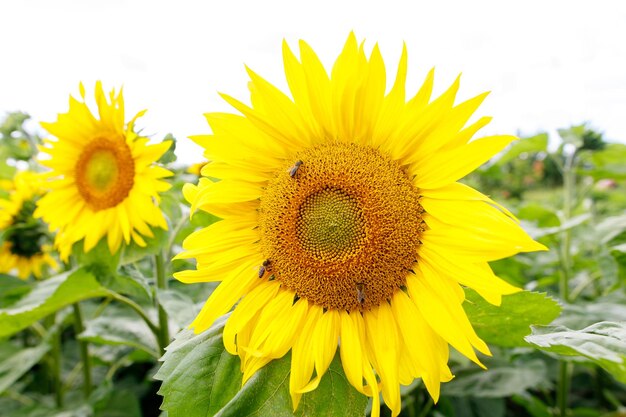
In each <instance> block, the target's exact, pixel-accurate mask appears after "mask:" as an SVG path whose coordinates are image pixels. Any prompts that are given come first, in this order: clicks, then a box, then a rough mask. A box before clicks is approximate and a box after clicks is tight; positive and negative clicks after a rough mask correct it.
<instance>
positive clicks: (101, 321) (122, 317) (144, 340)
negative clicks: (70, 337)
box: [79, 306, 159, 357]
mask: <svg viewBox="0 0 626 417" xmlns="http://www.w3.org/2000/svg"><path fill="white" fill-rule="evenodd" d="M79 338H80V339H82V340H86V341H89V342H91V343H96V344H105V345H114V346H119V345H122V346H130V347H132V348H134V349H141V350H143V351H145V352H147V353H149V354H150V355H152V356H154V357H159V353H158V352H159V348H158V345H157V341H156V339H155V337H154V334H153V333H152V331H151V330H150V328H148V326H147V325H146V323H145V322H144V321H143V320H142V319H141V318H139V317H138V316H137V314H135V313H134V312H133V311H132V310H130V309H128V308H124V307H119V306H108V307H107V309H106V310H105V311H104V313H103V314H102V315H100V316H98V317H96V318H95V319H93V320H89V321H88V322H87V323H86V328H85V331H83V332H82V333H81V334H80V335H79Z"/></svg>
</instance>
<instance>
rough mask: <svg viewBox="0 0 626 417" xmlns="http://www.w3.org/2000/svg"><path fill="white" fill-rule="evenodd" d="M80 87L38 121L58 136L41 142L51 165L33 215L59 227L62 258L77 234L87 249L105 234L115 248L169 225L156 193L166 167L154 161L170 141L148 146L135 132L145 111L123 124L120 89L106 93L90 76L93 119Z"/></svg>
mask: <svg viewBox="0 0 626 417" xmlns="http://www.w3.org/2000/svg"><path fill="white" fill-rule="evenodd" d="M80 94H81V97H82V98H83V101H82V102H81V101H78V100H76V99H74V98H73V97H70V108H69V111H68V112H67V113H64V114H59V115H58V118H57V121H56V122H54V123H42V126H43V127H44V128H45V129H46V130H48V132H50V133H51V134H52V135H54V136H56V138H57V139H56V140H54V139H47V140H45V141H44V146H43V147H42V149H41V150H42V151H43V152H45V153H47V154H48V155H49V156H50V158H49V159H46V160H42V161H40V162H41V163H42V164H43V165H44V166H47V167H49V168H51V169H52V172H51V175H50V176H51V178H52V179H51V181H50V182H49V184H48V186H49V187H50V192H49V193H48V194H46V195H45V196H44V197H43V198H41V200H39V202H38V204H37V210H36V212H35V216H39V217H42V218H43V219H44V220H45V221H46V222H47V223H48V224H49V225H50V230H57V231H58V233H57V237H56V240H55V244H56V246H57V247H58V248H59V251H60V253H61V257H62V258H63V259H67V257H68V256H69V254H70V252H71V249H72V245H73V244H74V243H76V242H78V241H80V240H82V239H84V250H85V252H88V251H89V250H91V249H92V248H93V247H94V246H95V245H96V244H97V243H98V241H99V240H100V239H101V238H103V237H104V236H107V241H108V246H109V249H110V251H111V253H114V252H116V251H117V250H118V249H119V247H120V244H121V243H122V240H123V241H124V242H125V243H126V244H129V243H130V242H131V240H133V241H134V242H135V243H137V244H138V245H140V246H145V245H146V242H145V241H144V237H152V236H154V235H153V233H152V231H151V229H150V227H161V228H163V229H167V223H166V221H165V218H164V217H163V213H162V212H161V210H160V209H159V207H158V202H159V194H158V193H159V192H163V191H166V190H167V189H168V188H169V187H170V186H169V184H168V183H166V182H164V181H162V180H161V179H162V178H164V177H167V176H170V175H171V172H170V171H168V170H166V169H164V168H162V167H159V166H157V165H154V164H153V163H154V162H155V161H156V160H158V159H159V157H160V156H161V155H163V153H165V151H167V149H168V148H169V146H170V143H169V142H163V143H159V144H155V145H148V138H145V137H142V136H139V135H138V134H137V133H135V132H134V131H133V126H134V123H135V120H136V119H137V118H138V117H140V116H142V115H143V114H144V112H145V111H142V112H140V113H138V114H137V115H136V116H135V117H134V118H133V119H132V120H131V121H130V122H129V123H128V124H127V125H126V126H124V99H123V97H122V92H121V91H120V92H119V93H118V94H117V95H116V94H115V90H113V91H111V93H110V94H109V98H108V100H107V96H106V95H105V93H104V91H103V90H102V84H101V83H100V82H97V83H96V89H95V95H96V103H97V107H98V114H99V118H96V117H95V116H94V115H93V114H92V113H91V111H90V110H89V108H88V107H87V104H86V103H85V102H84V99H85V89H84V87H83V85H82V84H81V85H80Z"/></svg>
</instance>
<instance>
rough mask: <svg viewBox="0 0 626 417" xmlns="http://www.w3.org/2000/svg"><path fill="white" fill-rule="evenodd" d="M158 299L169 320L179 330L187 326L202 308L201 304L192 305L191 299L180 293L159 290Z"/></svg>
mask: <svg viewBox="0 0 626 417" xmlns="http://www.w3.org/2000/svg"><path fill="white" fill-rule="evenodd" d="M158 298H159V303H160V304H161V305H162V306H163V308H164V309H165V311H166V312H167V315H168V317H169V318H170V320H173V321H174V322H175V323H176V325H177V326H178V327H179V329H183V328H185V327H187V326H189V323H191V322H192V321H193V319H194V318H195V317H196V315H197V314H198V313H199V312H200V309H201V308H202V305H201V304H200V305H198V304H196V303H194V301H193V300H192V299H191V297H189V296H187V295H186V294H183V293H182V292H180V291H175V290H161V291H159V293H158Z"/></svg>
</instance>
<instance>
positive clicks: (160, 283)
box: [154, 252, 170, 354]
mask: <svg viewBox="0 0 626 417" xmlns="http://www.w3.org/2000/svg"><path fill="white" fill-rule="evenodd" d="M154 263H155V268H156V289H155V292H156V293H155V297H154V302H155V304H156V308H157V310H158V312H159V330H160V331H159V335H158V339H159V346H160V348H161V354H163V353H165V347H166V346H167V345H169V343H170V330H169V324H168V321H167V312H166V311H165V309H164V308H163V306H162V305H161V303H160V302H159V291H160V290H165V289H167V277H166V276H165V257H164V256H163V252H159V253H158V254H157V255H156V256H155V257H154Z"/></svg>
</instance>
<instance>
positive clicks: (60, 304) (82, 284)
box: [0, 268, 107, 337]
mask: <svg viewBox="0 0 626 417" xmlns="http://www.w3.org/2000/svg"><path fill="white" fill-rule="evenodd" d="M106 294H107V289H106V288H104V287H103V286H102V285H101V284H100V283H99V282H98V281H97V280H96V278H95V277H94V275H93V273H92V272H90V271H88V270H87V269H86V268H79V269H77V270H75V271H69V272H66V273H64V274H61V275H57V276H55V277H52V278H50V279H47V280H45V281H38V282H36V283H35V284H34V285H33V289H32V290H31V291H30V292H29V293H28V294H26V295H25V296H24V297H22V298H21V299H19V300H18V301H17V302H16V303H14V304H12V305H10V306H9V307H5V308H1V309H0V337H2V336H9V335H11V334H13V333H15V332H18V331H20V330H22V329H24V328H26V327H28V326H29V325H31V324H32V323H34V322H35V321H37V320H39V319H42V318H44V317H46V316H47V315H49V314H51V313H53V312H55V311H57V310H60V309H62V308H64V307H67V306H70V305H72V304H74V303H76V302H78V301H81V300H86V299H88V298H93V297H102V296H105V295H106Z"/></svg>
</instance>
